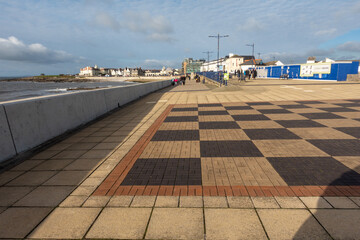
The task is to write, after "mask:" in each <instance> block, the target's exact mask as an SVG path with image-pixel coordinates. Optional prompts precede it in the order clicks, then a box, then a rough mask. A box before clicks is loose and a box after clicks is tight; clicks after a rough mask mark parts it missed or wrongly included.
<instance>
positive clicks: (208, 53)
mask: <svg viewBox="0 0 360 240" xmlns="http://www.w3.org/2000/svg"><path fill="white" fill-rule="evenodd" d="M203 53H206V54H207V60H208V66H207V71H209V62H210V53H213V52H210V51H206V52H203ZM205 77H206V72H205Z"/></svg>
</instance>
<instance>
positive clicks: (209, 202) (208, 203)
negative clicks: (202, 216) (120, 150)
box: [204, 196, 228, 208]
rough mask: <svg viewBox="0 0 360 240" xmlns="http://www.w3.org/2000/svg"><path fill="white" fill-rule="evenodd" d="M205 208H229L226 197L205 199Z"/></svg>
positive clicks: (206, 197)
mask: <svg viewBox="0 0 360 240" xmlns="http://www.w3.org/2000/svg"><path fill="white" fill-rule="evenodd" d="M204 207H206V208H227V207H228V203H227V200H226V197H208V196H205V197H204Z"/></svg>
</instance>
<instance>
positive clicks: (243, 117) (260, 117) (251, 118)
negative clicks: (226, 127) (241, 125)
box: [232, 114, 270, 121]
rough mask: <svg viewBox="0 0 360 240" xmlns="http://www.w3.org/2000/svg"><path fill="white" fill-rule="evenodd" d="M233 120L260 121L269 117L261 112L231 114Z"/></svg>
mask: <svg viewBox="0 0 360 240" xmlns="http://www.w3.org/2000/svg"><path fill="white" fill-rule="evenodd" d="M232 117H233V118H234V120H235V121H261V120H270V118H268V117H266V116H264V115H262V114H247V115H232Z"/></svg>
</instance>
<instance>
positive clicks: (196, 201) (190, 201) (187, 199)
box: [179, 196, 204, 208]
mask: <svg viewBox="0 0 360 240" xmlns="http://www.w3.org/2000/svg"><path fill="white" fill-rule="evenodd" d="M203 205H204V204H203V198H202V196H180V203H179V206H180V207H185V208H198V207H200V208H201V207H203Z"/></svg>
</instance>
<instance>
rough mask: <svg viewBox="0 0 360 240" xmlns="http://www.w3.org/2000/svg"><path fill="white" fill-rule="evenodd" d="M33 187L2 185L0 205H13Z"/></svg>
mask: <svg viewBox="0 0 360 240" xmlns="http://www.w3.org/2000/svg"><path fill="white" fill-rule="evenodd" d="M33 189H34V187H1V188H0V206H11V205H12V204H14V203H15V202H17V201H18V200H20V199H21V198H23V197H24V196H25V195H26V194H28V193H29V192H31V191H32V190H33Z"/></svg>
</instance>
